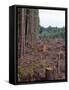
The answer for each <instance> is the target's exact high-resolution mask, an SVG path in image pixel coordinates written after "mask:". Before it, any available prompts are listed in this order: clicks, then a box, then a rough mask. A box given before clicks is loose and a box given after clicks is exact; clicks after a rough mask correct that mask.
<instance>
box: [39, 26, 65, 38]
mask: <svg viewBox="0 0 69 90" xmlns="http://www.w3.org/2000/svg"><path fill="white" fill-rule="evenodd" d="M39 38H40V39H57V38H58V39H64V38H65V27H61V28H59V27H52V26H48V27H46V28H45V27H43V26H40V30H39Z"/></svg>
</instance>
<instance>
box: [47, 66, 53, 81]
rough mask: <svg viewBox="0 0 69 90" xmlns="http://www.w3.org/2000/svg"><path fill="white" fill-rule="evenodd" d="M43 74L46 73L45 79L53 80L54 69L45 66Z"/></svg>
mask: <svg viewBox="0 0 69 90" xmlns="http://www.w3.org/2000/svg"><path fill="white" fill-rule="evenodd" d="M45 75H46V80H54V70H53V68H50V67H48V68H46V73H45Z"/></svg>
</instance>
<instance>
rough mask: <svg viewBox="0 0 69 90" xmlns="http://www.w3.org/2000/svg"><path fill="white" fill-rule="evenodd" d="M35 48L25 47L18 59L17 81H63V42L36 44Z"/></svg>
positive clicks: (50, 41) (54, 41) (51, 41)
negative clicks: (23, 52) (22, 54)
mask: <svg viewBox="0 0 69 90" xmlns="http://www.w3.org/2000/svg"><path fill="white" fill-rule="evenodd" d="M36 45H37V46H36V47H33V48H31V47H26V49H25V54H24V56H23V57H21V58H18V80H19V81H20V82H21V81H22V82H26V81H35V80H59V79H65V43H64V41H63V40H49V41H47V42H46V43H45V42H42V41H41V42H37V44H36Z"/></svg>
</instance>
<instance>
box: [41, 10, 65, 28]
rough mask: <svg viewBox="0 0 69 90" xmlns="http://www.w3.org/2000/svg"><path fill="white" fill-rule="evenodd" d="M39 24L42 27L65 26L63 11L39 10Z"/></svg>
mask: <svg viewBox="0 0 69 90" xmlns="http://www.w3.org/2000/svg"><path fill="white" fill-rule="evenodd" d="M39 17H40V25H41V26H44V27H48V26H52V27H56V26H57V27H63V26H65V11H59V10H39Z"/></svg>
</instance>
